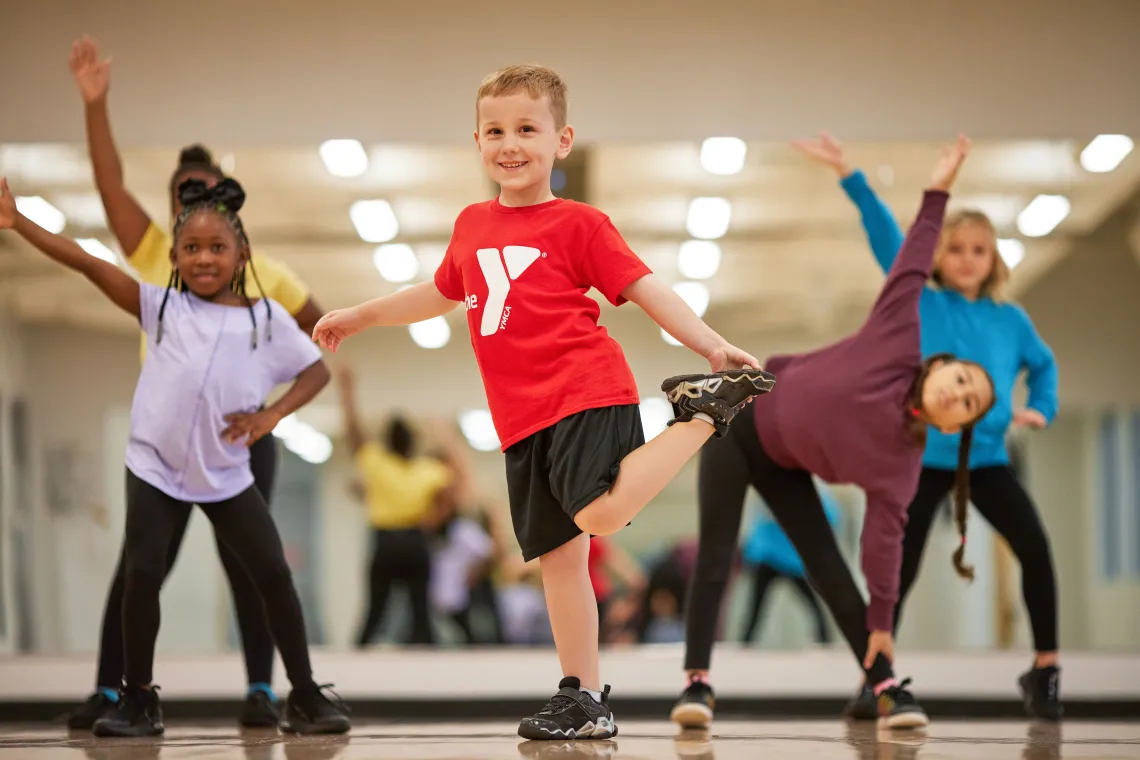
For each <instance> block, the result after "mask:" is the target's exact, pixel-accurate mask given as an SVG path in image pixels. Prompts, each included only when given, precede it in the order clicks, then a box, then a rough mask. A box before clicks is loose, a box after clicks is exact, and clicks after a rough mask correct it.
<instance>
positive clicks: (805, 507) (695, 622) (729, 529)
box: [685, 410, 893, 683]
mask: <svg viewBox="0 0 1140 760" xmlns="http://www.w3.org/2000/svg"><path fill="white" fill-rule="evenodd" d="M699 472H700V474H699V478H698V486H697V490H698V496H699V499H700V538H699V543H698V549H697V565H696V569H695V571H694V573H693V580H692V585H691V586H690V587H689V599H688V605H687V609H686V613H685V669H686V670H707V669H708V667H709V662H710V661H711V659H712V646H713V638H714V637H715V635H716V628H717V621H718V618H719V617H720V609H721V599H722V598H723V597H724V590H725V587H726V586H727V585H728V576H729V574H730V572H731V570H732V562H733V558H734V556H735V554H736V540H737V537H738V535H739V533H740V516H741V512H742V511H743V510H744V494H745V491H747V490H748V486H749V485H750V484H751V485H753V486H755V488H756V490H757V491H759V492H760V495H761V496H762V497H764V501H765V502H766V503H767V504H768V508H769V510H771V512H772V516H773V517H775V518H776V522H778V523H779V524H780V527H781V528H783V529H784V533H786V534H787V535H788V538H789V539H791V542H792V545H793V546H794V547H795V548H796V552H797V553H799V555H800V558H801V559H802V560H803V563H804V568H805V569H806V571H807V576H808V579H809V580H810V582H811V584H812V587H813V588H814V589H815V591H816V592H817V593H818V594H819V595H820V596H821V597H822V598H823V601H824V604H826V605H827V608H828V609H829V610H831V614H832V616H833V617H834V618H835V621H836V623H838V624H839V628H840V630H841V631H842V632H843V635H844V637H845V638H846V639H847V643H848V644H849V645H850V646H851V651H852V652H854V653H855V657H856V658H857V660H858V661H859V663H860V666H861V665H862V662H863V658H864V657H865V656H866V655H867V637H868V636H869V635H870V632H869V631H868V630H867V604H866V602H864V600H863V595H862V594H861V593H860V591H859V587H858V586H856V585H855V579H854V578H853V577H852V576H851V570H850V568H848V567H847V562H846V561H845V560H844V559H843V555H842V554H841V553H840V551H839V544H838V543H837V542H836V540H835V533H834V532H832V530H831V525H830V523H828V522H827V515H826V514H824V511H823V503H822V502H821V501H820V500H819V494H818V493H816V490H815V484H814V483H813V482H812V479H811V475H810V474H809V473H808V472H807V471H806V470H786V469H784V468H782V467H780V466H779V465H777V464H776V463H775V462H773V461H772V459H771V458H770V457H769V456H768V455H767V454H766V453H765V452H764V447H763V446H762V445H761V442H760V439H759V437H758V436H757V433H756V422H755V418H754V417H753V415H752V413H751V412H750V411H747V410H746V411H745V412H744V413H743V414H739V415H737V417H736V419H735V420H734V421H733V423H732V427H730V428H729V432H728V435H727V436H725V437H724V438H712V439H710V440H709V442H708V443H706V444H705V445H704V447H703V448H702V449H701V454H700V471H699ZM867 676H868V679H869V680H870V681H871V683H880V682H882V681H885V680H887V679H888V678H891V677H892V676H893V671H892V669H891V663H890V662H889V661H888V660H887V659H886V657H884V656H883V655H881V654H880V655H879V656H878V657H876V658H875V661H874V663H872V665H871V669H870V670H869V671H868V672H867Z"/></svg>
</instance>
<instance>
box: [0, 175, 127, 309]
mask: <svg viewBox="0 0 1140 760" xmlns="http://www.w3.org/2000/svg"><path fill="white" fill-rule="evenodd" d="M0 229H10V230H14V231H15V232H16V233H17V234H19V235H20V237H22V238H24V240H27V241H28V242H29V243H31V244H32V245H33V246H35V247H36V248H38V249H39V250H40V251H42V252H43V253H44V254H46V255H47V257H48V258H50V259H54V260H55V261H58V262H59V263H60V264H63V265H64V266H66V267H68V268H69V269H74V270H75V271H76V272H79V273H80V274H82V275H83V276H84V277H86V278H87V279H88V280H91V282H93V283H95V285H96V287H98V288H99V290H101V291H103V293H104V294H106V296H107V297H108V298H110V299H111V300H112V301H113V302H114V303H115V305H116V306H118V307H119V308H120V309H122V310H123V311H125V312H127V313H128V314H130V315H131V316H133V317H134V318H135V319H138V318H139V316H140V312H141V307H140V305H139V284H138V283H137V282H135V280H133V279H132V278H131V276H130V275H129V274H127V273H126V272H124V271H123V270H122V269H120V268H119V267H117V266H115V265H114V264H111V263H110V262H107V261H103V260H102V259H100V258H96V257H95V256H92V255H91V254H89V253H87V251H85V250H83V249H82V248H80V247H79V244H78V243H76V242H75V241H73V240H68V239H67V238H65V237H63V236H62V235H55V234H53V233H51V232H48V231H47V230H45V229H44V228H43V227H40V226H39V225H38V224H36V223H35V222H33V221H32V220H30V219H28V218H27V217H26V216H24V215H23V214H21V213H20V212H19V211H17V210H16V199H15V197H14V196H13V195H12V192H11V191H10V190H9V189H8V180H7V179H5V178H0Z"/></svg>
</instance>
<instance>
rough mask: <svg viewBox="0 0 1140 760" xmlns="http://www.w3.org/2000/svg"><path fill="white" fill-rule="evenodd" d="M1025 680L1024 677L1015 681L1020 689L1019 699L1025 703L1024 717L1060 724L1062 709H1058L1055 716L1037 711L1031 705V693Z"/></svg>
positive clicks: (1062, 718)
mask: <svg viewBox="0 0 1140 760" xmlns="http://www.w3.org/2000/svg"><path fill="white" fill-rule="evenodd" d="M1026 680H1027V679H1026V677H1025V676H1022V677H1020V678H1018V679H1017V685H1018V686H1019V687H1020V688H1021V699H1022V701H1023V702H1024V703H1025V713H1026V715H1028V716H1029V717H1030V718H1035V719H1037V720H1043V721H1046V722H1047V723H1060V722H1061V721H1062V720H1064V717H1065V712H1064V710H1063V709H1062V708H1058V712H1057V714H1056V715H1047V714H1045V713H1043V712H1041V711H1040V710H1038V709H1037V707H1036V706H1035V705H1034V704H1033V692H1032V690H1031V689H1030V687H1029V686H1028V685H1026V683H1025V682H1026Z"/></svg>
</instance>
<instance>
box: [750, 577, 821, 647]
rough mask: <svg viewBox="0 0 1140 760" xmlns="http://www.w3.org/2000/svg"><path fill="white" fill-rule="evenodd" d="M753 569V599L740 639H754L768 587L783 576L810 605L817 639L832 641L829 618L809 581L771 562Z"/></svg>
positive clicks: (819, 641)
mask: <svg viewBox="0 0 1140 760" xmlns="http://www.w3.org/2000/svg"><path fill="white" fill-rule="evenodd" d="M750 570H751V573H750V574H751V575H752V599H751V602H750V604H749V606H748V617H747V618H745V621H744V633H743V634H741V637H740V640H741V642H742V643H744V644H748V643H749V642H751V641H752V637H753V636H754V635H755V634H756V627H757V626H758V625H759V624H760V610H761V609H762V608H763V607H764V597H765V596H767V594H768V588H769V587H770V586H771V585H772V581H774V580H776V579H778V578H783V579H784V580H786V581H788V582H790V583H791V584H792V586H793V588H795V590H796V591H798V592H799V594H800V597H801V598H803V600H804V604H806V605H807V606H808V611H809V612H811V615H812V618H814V620H815V640H816V642H817V643H819V644H827V643H830V642H831V632H830V631H829V630H828V629H827V620H826V618H824V616H823V608H822V607H820V606H819V601H818V600H817V599H816V598H815V592H813V591H812V590H811V586H809V585H808V582H807V581H806V580H804V579H803V578H801V577H800V576H798V575H789V574H788V573H785V572H783V571H781V570H777V569H776V568H774V567H772V566H771V565H769V564H766V563H761V564H759V565H755V566H753V567H752V568H750Z"/></svg>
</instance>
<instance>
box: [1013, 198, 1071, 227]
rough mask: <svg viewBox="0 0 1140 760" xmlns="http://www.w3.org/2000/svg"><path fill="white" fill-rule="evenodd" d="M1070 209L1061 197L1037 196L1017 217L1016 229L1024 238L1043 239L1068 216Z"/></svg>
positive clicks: (1066, 200) (1067, 201)
mask: <svg viewBox="0 0 1140 760" xmlns="http://www.w3.org/2000/svg"><path fill="white" fill-rule="evenodd" d="M1070 208H1071V206H1070V204H1069V199H1068V198H1066V197H1065V196H1063V195H1038V196H1037V197H1036V198H1034V199H1033V200H1031V201H1030V202H1029V205H1028V206H1026V207H1025V208H1024V209H1022V210H1021V213H1020V214H1018V215H1017V229H1018V231H1019V232H1021V234H1022V235H1025V236H1026V237H1044V236H1045V235H1048V234H1049V233H1050V232H1052V231H1053V230H1054V229H1056V227H1057V225H1058V224H1060V223H1061V222H1062V221H1063V220H1064V219H1065V217H1066V216H1068V215H1069V210H1070Z"/></svg>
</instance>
